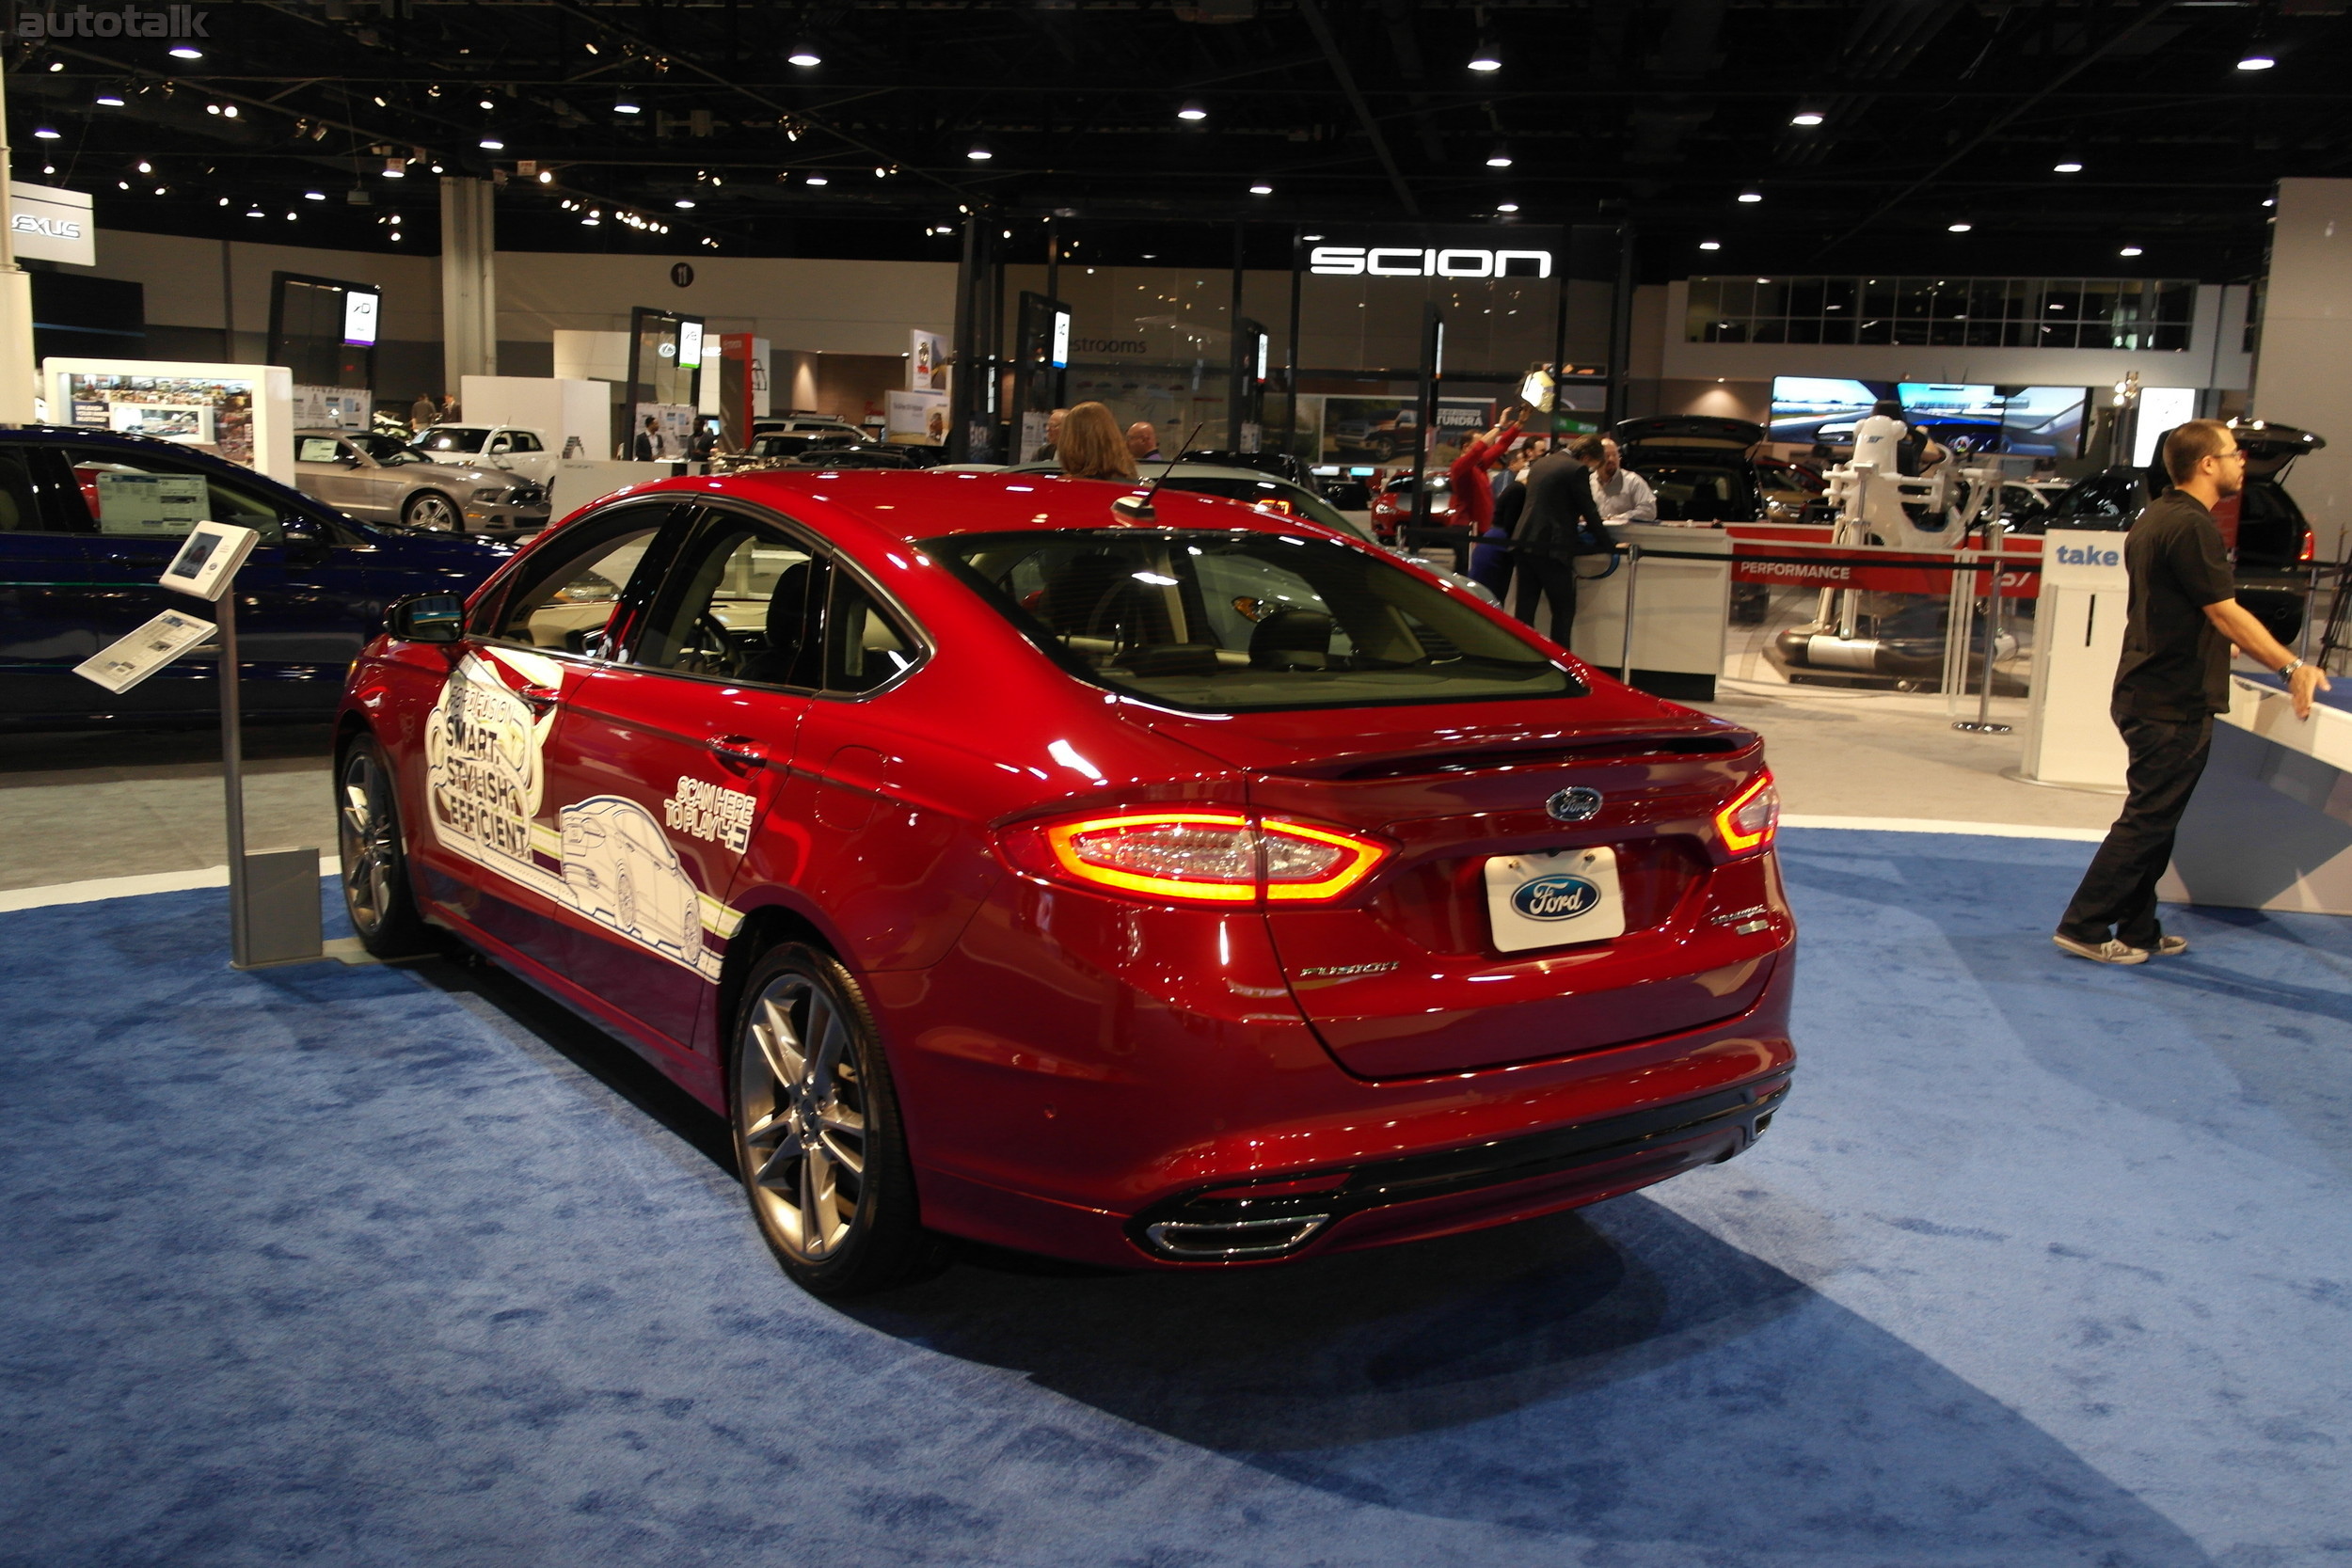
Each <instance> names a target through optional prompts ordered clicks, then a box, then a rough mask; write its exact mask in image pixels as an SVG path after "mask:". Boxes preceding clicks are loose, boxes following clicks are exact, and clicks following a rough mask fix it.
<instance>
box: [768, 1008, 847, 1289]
mask: <svg viewBox="0 0 2352 1568" xmlns="http://www.w3.org/2000/svg"><path fill="white" fill-rule="evenodd" d="M853 1027H854V1024H853V1023H852V1022H851V1021H850V1018H849V1017H848V1016H847V1015H846V1013H845V1010H844V1008H843V1007H842V1006H841V1004H840V1002H839V1000H838V999H837V998H835V997H834V995H833V994H832V993H831V991H830V990H828V989H827V988H826V987H824V986H822V985H820V984H818V982H817V981H816V980H815V979H813V978H812V977H811V976H809V975H806V974H780V975H777V976H776V977H775V978H774V979H772V980H771V981H770V982H769V984H768V986H767V987H766V989H765V990H762V991H761V992H760V994H759V995H758V997H757V998H755V1000H754V1002H753V1004H752V1006H750V1007H749V1008H748V1009H747V1010H746V1013H745V1016H744V1024H743V1033H742V1038H741V1039H740V1040H739V1043H738V1046H737V1053H738V1059H737V1080H736V1083H737V1088H736V1106H737V1112H736V1114H737V1117H738V1118H739V1121H738V1125H739V1130H740V1132H741V1135H742V1142H743V1147H744V1149H745V1152H746V1153H747V1155H748V1156H749V1161H750V1162H755V1164H753V1166H752V1168H751V1169H749V1170H747V1171H746V1172H745V1185H746V1186H747V1187H748V1188H749V1189H750V1191H751V1194H752V1202H753V1204H754V1206H755V1208H757V1209H758V1210H759V1211H760V1212H761V1218H762V1219H763V1220H764V1221H765V1222H766V1227H767V1229H768V1232H769V1234H770V1235H771V1237H773V1238H774V1239H775V1240H776V1242H777V1243H779V1245H780V1246H781V1247H782V1248H783V1249H784V1250H785V1251H786V1252H787V1253H788V1254H789V1255H790V1256H791V1257H792V1258H794V1259H798V1260H800V1261H803V1262H809V1263H814V1262H818V1261H820V1260H822V1259H826V1258H829V1257H831V1256H833V1255H834V1253H835V1252H837V1251H839V1250H840V1249H841V1247H842V1246H843V1245H845V1244H846V1243H849V1242H850V1239H851V1238H852V1236H853V1235H854V1234H855V1232H856V1228H857V1225H858V1220H859V1207H860V1202H861V1200H862V1199H863V1198H864V1196H866V1151H867V1133H866V1090H865V1085H863V1084H862V1083H861V1082H860V1080H859V1076H858V1065H857V1053H856V1051H855V1049H854V1041H853V1039H852V1037H851V1030H852V1028H853Z"/></svg>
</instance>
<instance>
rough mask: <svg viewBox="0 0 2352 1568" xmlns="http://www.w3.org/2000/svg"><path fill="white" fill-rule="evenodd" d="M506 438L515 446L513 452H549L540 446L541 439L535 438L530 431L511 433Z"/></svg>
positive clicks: (514, 431) (513, 431)
mask: <svg viewBox="0 0 2352 1568" xmlns="http://www.w3.org/2000/svg"><path fill="white" fill-rule="evenodd" d="M506 438H507V440H508V441H509V442H511V443H512V444H513V446H512V450H514V451H547V450H548V449H547V448H545V447H543V446H541V445H540V444H539V437H537V436H533V435H532V433H531V432H529V431H528V430H512V431H509V432H507V435H506Z"/></svg>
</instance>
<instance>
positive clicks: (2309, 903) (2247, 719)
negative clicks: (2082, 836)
mask: <svg viewBox="0 0 2352 1568" xmlns="http://www.w3.org/2000/svg"><path fill="white" fill-rule="evenodd" d="M2282 685H2283V683H2280V682H2277V681H2275V680H2271V681H2265V680H2262V679H2256V678H2253V677H2249V676H2246V675H2234V676H2233V677H2231V680H2230V711H2229V712H2228V713H2226V714H2223V715H2222V716H2221V717H2220V718H2219V719H2217V720H2216V721H2215V722H2214V727H2213V758H2212V760H2211V761H2210V762H2208V763H2207V764H2206V765H2205V776H2204V777H2203V778H2202V779H2201V780H2200V781H2199V782H2198V784H2197V793H2196V794H2195V795H2194V796H2192V797H2190V799H2189V803H2188V811H2187V814H2186V815H2185V816H2183V817H2182V818H2181V832H2180V837H2179V838H2178V839H2177V840H2176V841H2175V842H2174V844H2173V848H2172V865H2171V868H2170V869H2169V870H2168V871H2167V872H2166V873H2165V877H2164V880H2163V881H2162V882H2161V883H2160V884H2158V886H2157V888H2156V895H2157V896H2158V897H2159V898H2165V899H2169V900H2170V901H2171V902H2173V903H2176V904H2217V905H2220V906H2222V907H2223V908H2227V909H2239V910H2296V911H2306V912H2310V913H2315V914H2352V711H2347V710H2346V707H2345V706H2344V705H2346V704H2352V681H2347V682H2340V683H2338V687H2337V689H2336V690H2334V691H2332V692H2328V693H2327V694H2325V695H2324V696H2322V698H2321V699H2320V700H2319V702H2318V703H2317V704H2315V705H2313V706H2312V716H2311V717H2310V718H2309V719H2297V718H2296V716H2295V705H2294V703H2293V702H2291V701H2290V700H2289V699H2288V697H2287V695H2286V692H2285V691H2284V690H2283V689H2282Z"/></svg>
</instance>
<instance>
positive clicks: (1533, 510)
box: [1511, 451, 1609, 648]
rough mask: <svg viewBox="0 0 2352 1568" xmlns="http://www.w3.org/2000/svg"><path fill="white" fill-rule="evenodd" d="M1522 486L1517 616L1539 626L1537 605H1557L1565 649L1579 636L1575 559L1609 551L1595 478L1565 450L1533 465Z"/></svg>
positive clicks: (1515, 534) (1515, 536) (1515, 540)
mask: <svg viewBox="0 0 2352 1568" xmlns="http://www.w3.org/2000/svg"><path fill="white" fill-rule="evenodd" d="M1519 483H1522V484H1524V485H1526V486H1527V500H1526V502H1525V504H1524V506H1523V508H1522V510H1521V511H1520V513H1519V518H1518V526H1517V527H1515V528H1514V529H1513V530H1512V531H1511V554H1512V560H1513V570H1514V572H1515V573H1516V574H1517V580H1516V581H1515V583H1514V585H1513V590H1512V594H1511V613H1512V614H1514V615H1516V616H1518V618H1519V619H1520V620H1521V621H1524V622H1526V623H1527V624H1528V625H1529V626H1534V624H1535V601H1536V600H1537V599H1539V598H1540V599H1549V601H1550V602H1551V628H1550V629H1551V640H1552V641H1554V642H1557V643H1559V644H1560V646H1562V647H1564V648H1565V647H1566V646H1567V645H1568V639H1569V638H1570V637H1571V636H1573V635H1575V631H1576V564H1575V558H1576V557H1578V556H1580V555H1587V554H1591V553H1594V552H1597V551H1599V550H1604V549H1607V548H1608V547H1609V544H1608V539H1609V536H1608V533H1607V532H1606V531H1604V530H1603V529H1602V527H1601V520H1600V507H1599V505H1598V504H1597V502H1595V500H1594V499H1593V476H1592V473H1591V471H1590V470H1589V469H1587V468H1586V467H1584V465H1583V464H1581V463H1579V462H1578V461H1577V460H1576V459H1575V458H1573V457H1571V456H1569V455H1568V454H1567V453H1566V452H1565V451H1555V452H1553V453H1552V454H1551V455H1550V456H1549V457H1544V458H1538V459H1537V460H1536V461H1535V462H1534V463H1531V464H1529V465H1528V468H1527V474H1526V477H1525V478H1523V479H1522V480H1521V481H1520V482H1519Z"/></svg>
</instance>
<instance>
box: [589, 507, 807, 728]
mask: <svg viewBox="0 0 2352 1568" xmlns="http://www.w3.org/2000/svg"><path fill="white" fill-rule="evenodd" d="M831 575H832V563H831V562H829V561H827V560H826V559H824V557H823V556H822V555H821V554H820V553H819V552H818V551H815V550H812V549H811V548H810V547H809V546H806V545H803V544H802V543H801V542H800V541H798V540H796V539H794V538H792V537H791V536H790V535H789V534H787V533H786V532H785V531H783V530H781V529H778V528H775V527H774V526H772V525H771V524H768V523H765V522H761V521H758V520H756V519H755V518H751V517H746V516H743V515H740V514H739V513H732V512H725V511H721V510H718V509H715V508H714V509H711V510H709V511H706V512H705V513H704V514H703V515H702V517H701V519H700V520H699V522H698V523H697V525H696V527H695V529H694V531H693V532H692V533H691V536H690V539H689V543H688V544H687V546H685V547H684V548H683V549H681V550H679V552H678V554H677V557H676V559H675V561H674V562H671V564H670V567H669V570H668V571H667V572H666V573H665V574H664V575H663V578H662V582H661V586H660V589H659V590H658V591H657V592H656V593H655V594H654V595H653V602H652V607H651V608H650V610H648V611H647V612H646V615H645V623H644V631H643V632H642V633H640V634H639V636H638V638H637V643H636V646H635V648H633V649H632V650H631V652H630V656H629V657H630V660H631V662H633V663H636V664H639V665H643V666H645V667H648V668H651V669H657V670H675V671H678V672H680V673H685V674H693V675H715V676H720V677H723V678H724V679H727V680H732V681H740V682H743V683H744V684H746V685H755V686H792V687H813V686H815V685H816V684H817V683H818V676H819V673H820V672H821V671H822V669H823V658H822V644H821V642H820V641H819V639H818V635H817V633H818V622H819V621H820V619H821V615H820V610H821V607H822V606H823V605H824V602H825V581H826V579H827V578H829V577H830V576H831Z"/></svg>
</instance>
